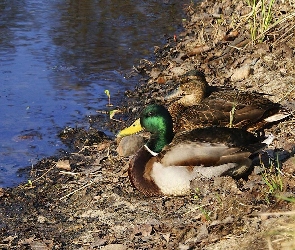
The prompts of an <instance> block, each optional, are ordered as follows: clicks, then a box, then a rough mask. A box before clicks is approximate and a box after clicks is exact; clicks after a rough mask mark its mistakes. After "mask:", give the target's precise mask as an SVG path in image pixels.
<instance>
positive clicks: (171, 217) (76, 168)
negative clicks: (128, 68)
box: [0, 0, 295, 250]
mask: <svg viewBox="0 0 295 250" xmlns="http://www.w3.org/2000/svg"><path fill="white" fill-rule="evenodd" d="M250 2H251V1H250ZM186 8H187V13H188V17H187V19H186V20H184V21H183V26H184V31H183V32H182V33H181V34H176V35H175V36H174V37H172V38H171V39H169V40H168V42H167V44H166V45H165V46H163V47H161V48H160V47H156V48H155V55H156V61H155V62H149V61H146V60H143V61H142V62H141V64H140V65H139V66H138V67H137V68H136V69H135V71H136V72H133V73H139V74H142V76H143V79H142V81H141V82H140V84H139V85H138V86H137V87H136V89H135V90H130V91H128V92H126V100H124V101H123V102H122V104H121V105H120V107H117V109H120V110H121V112H122V113H121V114H116V115H115V116H114V118H115V119H110V120H109V121H108V122H107V123H103V122H102V120H105V117H104V119H101V117H102V116H103V115H102V114H98V115H97V116H94V117H91V118H89V122H90V123H91V124H92V128H91V129H90V130H88V131H85V130H83V129H71V128H65V129H64V131H62V132H61V134H60V136H61V138H62V139H63V140H64V141H65V143H66V144H67V145H69V146H70V148H71V149H72V150H74V152H73V153H65V154H64V155H61V156H59V157H51V158H46V159H43V160H41V161H40V162H38V163H37V164H36V165H34V166H32V167H30V169H29V170H28V171H29V176H30V177H29V181H28V182H26V183H24V184H22V185H19V186H17V187H15V188H6V189H4V188H3V189H0V199H1V204H0V247H1V249H108V250H110V249H208V250H209V249H249V248H255V249H295V221H294V218H295V217H294V216H295V202H294V199H295V198H294V197H295V195H294V194H295V185H294V184H295V175H294V170H295V158H294V153H293V152H294V146H295V142H294V139H295V132H294V127H295V119H294V118H293V116H292V113H293V111H294V109H295V101H294V97H295V87H294V86H295V85H294V83H295V36H294V32H295V18H294V13H295V12H294V11H295V3H294V2H292V1H276V2H275V3H274V6H273V13H272V16H273V20H272V23H274V22H275V21H276V20H282V21H281V22H279V23H277V24H276V25H270V29H269V30H267V31H266V32H265V33H264V34H263V35H260V36H258V38H257V39H256V40H253V39H251V35H250V30H251V27H253V20H254V18H253V16H254V14H253V13H252V15H251V8H250V7H249V6H247V4H246V3H245V1H231V0H220V1H213V0H208V1H204V2H202V3H201V4H199V5H196V6H187V7H186ZM249 13H250V14H249ZM292 13H293V16H290V14H292ZM256 15H257V20H256V21H257V23H259V22H260V21H259V22H258V20H261V16H260V15H261V12H260V13H259V11H257V12H256ZM288 16H289V17H288ZM284 18H285V19H284ZM259 27H260V26H259ZM259 27H258V28H259ZM259 34H261V31H260V33H259ZM189 70H201V71H202V72H204V74H205V76H206V79H207V81H208V83H209V84H210V85H211V86H221V87H232V88H236V89H239V90H244V91H250V92H251V91H255V92H259V93H264V94H265V96H267V97H268V98H269V99H271V100H272V101H274V102H279V103H280V104H282V106H283V107H284V108H285V109H286V110H288V112H290V114H291V115H290V116H289V117H288V119H285V120H283V121H281V122H279V123H277V124H273V125H272V126H270V127H268V128H267V129H265V133H266V134H268V133H272V134H274V135H275V137H276V139H275V141H274V142H273V144H272V145H271V146H270V149H277V150H279V151H280V152H284V157H283V158H282V159H280V160H274V163H279V164H277V165H276V164H271V166H270V167H269V168H263V166H262V165H261V164H259V163H258V164H257V166H255V167H254V171H253V172H252V173H251V174H250V175H249V176H248V177H247V178H245V179H238V180H234V179H232V178H230V177H218V178H212V179H204V180H203V181H202V182H201V183H195V185H194V186H195V187H196V186H197V188H194V189H192V190H191V194H190V195H187V196H183V197H152V198H146V197H144V196H143V195H142V194H140V193H139V192H138V191H137V190H135V189H134V188H133V187H132V186H131V184H130V182H129V179H128V174H127V168H128V162H129V160H130V159H129V158H128V157H120V156H119V155H118V154H117V151H116V147H117V143H116V141H115V140H114V139H111V138H108V137H107V136H105V135H104V134H103V133H102V132H99V129H101V128H102V127H107V128H108V129H111V130H113V131H118V130H119V129H122V128H123V127H125V126H126V125H128V124H129V123H130V122H131V121H132V120H134V119H135V117H138V114H139V111H140V109H141V108H142V107H143V106H144V105H146V104H148V103H151V102H158V103H164V98H163V97H164V96H165V95H166V94H168V93H169V92H170V91H171V90H172V89H174V88H175V87H176V86H177V84H178V83H179V81H180V80H179V79H180V78H181V76H182V75H183V74H185V73H186V72H188V71H189ZM275 166H276V167H275Z"/></svg>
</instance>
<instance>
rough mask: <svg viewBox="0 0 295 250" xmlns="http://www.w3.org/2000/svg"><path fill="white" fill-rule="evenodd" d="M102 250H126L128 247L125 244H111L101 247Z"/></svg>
mask: <svg viewBox="0 0 295 250" xmlns="http://www.w3.org/2000/svg"><path fill="white" fill-rule="evenodd" d="M100 249H102V250H125V249H127V247H126V246H125V245H123V244H109V245H106V246H104V247H100Z"/></svg>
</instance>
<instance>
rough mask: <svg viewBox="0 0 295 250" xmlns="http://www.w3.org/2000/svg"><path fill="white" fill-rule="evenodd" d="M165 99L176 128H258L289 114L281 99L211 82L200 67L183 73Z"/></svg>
mask: <svg viewBox="0 0 295 250" xmlns="http://www.w3.org/2000/svg"><path fill="white" fill-rule="evenodd" d="M164 100H165V103H166V104H167V105H168V110H169V112H170V114H171V115H172V119H173V122H174V124H175V126H174V129H175V131H176V132H180V131H186V130H191V129H193V128H198V127H206V126H222V127H235V128H241V129H245V130H248V131H252V132H256V131H261V130H262V129H264V128H265V127H266V126H267V124H269V123H272V122H276V121H279V120H282V119H284V118H286V117H287V116H289V114H288V113H287V112H280V111H281V110H282V107H281V105H280V104H279V103H275V102H272V101H271V100H269V99H268V98H265V97H264V96H263V94H261V93H256V92H245V91H241V90H236V89H230V88H224V89H221V88H220V87H213V86H209V84H208V83H207V82H206V78H205V76H204V75H203V74H202V73H201V72H198V71H190V72H188V73H187V74H186V75H185V76H184V77H182V78H181V83H180V85H179V87H178V88H176V90H174V91H173V92H172V93H171V94H169V95H167V96H166V97H165V98H164ZM137 122H138V121H137Z"/></svg>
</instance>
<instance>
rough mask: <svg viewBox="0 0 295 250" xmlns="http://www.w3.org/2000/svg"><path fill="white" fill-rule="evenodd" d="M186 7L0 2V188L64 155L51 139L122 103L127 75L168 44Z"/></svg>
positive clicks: (117, 0)
mask: <svg viewBox="0 0 295 250" xmlns="http://www.w3.org/2000/svg"><path fill="white" fill-rule="evenodd" d="M189 2H190V1H189V0H187V1H177V0H175V1H172V0H171V1H169V0H163V1H135V0H133V1H132V0H130V1H128V0H125V1H121V0H83V1H79V0H54V1H40V0H18V1H16V0H10V1H1V2H0V84H1V85H0V86H1V92H0V100H1V112H0V131H1V137H0V143H1V148H0V186H13V185H15V184H17V183H18V182H20V181H22V180H23V179H22V178H21V177H16V171H17V169H19V168H21V167H25V166H29V165H30V164H32V163H35V162H36V161H37V160H38V159H40V158H42V157H44V156H49V155H52V154H54V153H56V152H57V150H58V149H60V148H62V147H63V145H62V143H61V142H60V141H59V140H58V138H57V136H56V134H57V132H58V131H59V130H60V129H61V128H64V127H65V126H72V127H74V126H79V127H80V126H85V127H87V126H88V124H83V121H84V123H85V119H82V118H83V117H85V115H89V114H95V111H96V110H97V109H104V108H105V105H106V103H107V97H106V96H105V94H104V90H105V89H106V88H107V89H109V90H110V92H111V93H112V97H113V98H112V100H120V98H122V96H123V94H122V93H123V92H124V91H125V90H126V89H130V88H132V87H133V86H134V85H135V84H136V83H137V80H138V79H136V78H131V79H126V78H125V77H124V75H125V74H126V73H127V72H128V71H129V70H130V69H131V68H132V66H133V65H134V64H136V63H137V62H138V60H139V59H141V58H149V59H150V57H151V55H152V51H153V46H154V45H159V44H161V43H162V42H163V41H164V35H165V34H167V35H170V36H172V35H173V34H174V32H175V31H176V29H177V28H178V27H179V24H180V23H181V18H182V15H183V13H182V9H183V7H184V6H185V4H188V3H189Z"/></svg>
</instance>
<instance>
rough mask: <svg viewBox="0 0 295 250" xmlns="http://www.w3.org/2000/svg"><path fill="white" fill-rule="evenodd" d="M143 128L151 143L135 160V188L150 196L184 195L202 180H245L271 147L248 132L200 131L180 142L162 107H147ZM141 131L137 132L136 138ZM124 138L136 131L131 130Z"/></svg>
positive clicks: (132, 167) (184, 135)
mask: <svg viewBox="0 0 295 250" xmlns="http://www.w3.org/2000/svg"><path fill="white" fill-rule="evenodd" d="M140 125H141V127H143V128H144V129H145V130H146V131H148V132H150V133H151V137H150V139H149V140H148V142H147V143H146V144H145V145H144V146H143V147H142V148H140V149H139V151H138V152H137V153H136V154H135V156H134V157H133V159H132V160H131V162H130V166H129V169H128V173H129V178H130V180H131V183H132V184H133V186H134V187H135V188H137V189H138V190H139V191H140V192H142V193H143V194H145V195H148V196H153V195H183V194H185V193H187V192H188V191H189V190H190V181H191V180H192V179H194V178H196V177H197V176H198V175H200V174H201V175H204V176H207V177H213V176H221V175H230V176H233V177H238V176H242V175H243V174H245V173H246V172H247V171H248V170H249V168H250V166H251V163H252V161H251V159H250V158H251V156H252V155H253V154H254V153H255V152H256V151H257V150H260V149H262V148H263V147H265V146H266V144H265V143H263V142H261V141H260V140H259V138H257V137H255V136H254V135H253V134H251V133H249V132H247V131H244V130H240V129H232V128H225V127H209V128H199V129H194V130H192V131H190V132H183V133H181V134H177V135H175V136H174V133H173V121H172V117H171V115H170V113H169V112H168V110H167V109H166V108H165V107H164V106H161V105H149V106H147V107H146V108H145V109H144V110H143V111H142V113H141V115H140ZM141 127H140V126H139V128H138V129H136V128H135V127H132V128H131V130H132V131H131V132H132V133H134V132H136V131H139V130H141ZM121 133H122V134H130V131H128V128H127V129H125V130H123V131H121Z"/></svg>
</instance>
